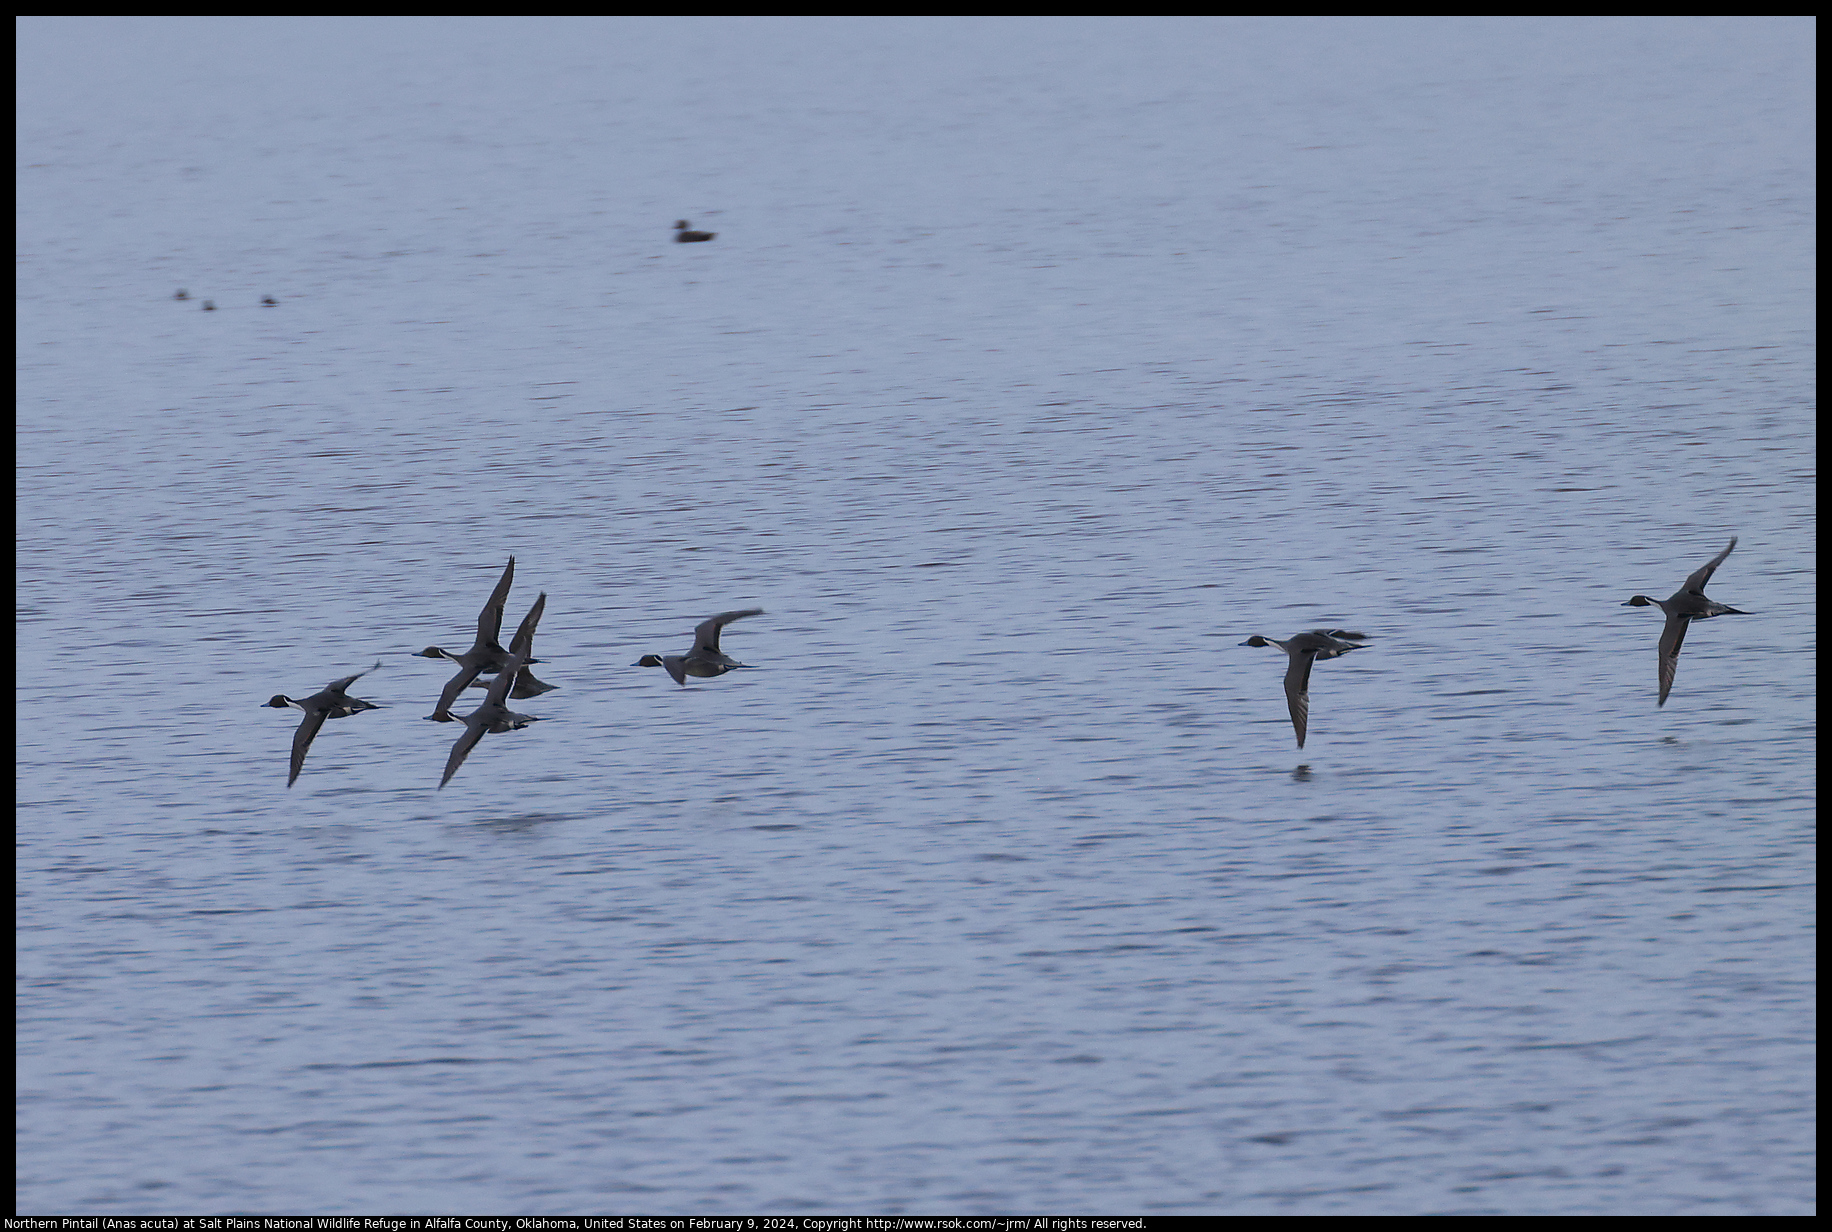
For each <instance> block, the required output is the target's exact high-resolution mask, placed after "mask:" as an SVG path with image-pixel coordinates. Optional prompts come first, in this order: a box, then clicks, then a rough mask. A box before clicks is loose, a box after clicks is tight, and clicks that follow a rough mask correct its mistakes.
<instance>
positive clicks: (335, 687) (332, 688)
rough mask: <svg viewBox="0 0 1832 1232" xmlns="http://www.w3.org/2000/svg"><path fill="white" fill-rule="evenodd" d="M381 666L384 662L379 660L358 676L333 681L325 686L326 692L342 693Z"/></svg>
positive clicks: (357, 674)
mask: <svg viewBox="0 0 1832 1232" xmlns="http://www.w3.org/2000/svg"><path fill="white" fill-rule="evenodd" d="M381 665H382V661H381V660H380V659H377V660H376V661H375V662H374V663H373V664H372V665H370V666H369V667H365V668H364V669H363V670H362V671H360V672H358V673H356V675H354V676H345V677H344V678H343V679H342V680H333V681H332V682H331V683H330V684H327V685H325V686H324V691H325V692H326V693H342V692H343V691H344V690H345V689H347V688H349V687H350V686H351V685H353V684H355V683H356V682H357V681H359V680H361V679H362V678H363V677H364V676H367V675H368V674H369V673H370V672H372V671H374V670H375V669H376V668H378V667H380V666H381Z"/></svg>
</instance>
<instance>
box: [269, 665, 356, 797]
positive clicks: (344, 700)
mask: <svg viewBox="0 0 1832 1232" xmlns="http://www.w3.org/2000/svg"><path fill="white" fill-rule="evenodd" d="M381 665H382V661H381V660H380V659H377V660H376V661H375V666H374V667H368V668H364V669H363V670H362V671H360V672H357V673H356V675H354V676H345V677H344V678H343V679H342V680H333V681H332V682H331V683H330V684H327V685H326V686H324V688H323V690H322V691H320V692H317V693H314V694H312V695H311V696H310V697H308V698H306V699H304V700H303V701H295V700H294V699H293V698H290V697H288V696H287V695H286V694H284V693H276V694H274V695H273V696H272V697H270V698H268V699H267V700H266V701H265V702H263V703H262V705H264V706H272V707H273V708H274V709H275V710H284V709H286V708H287V707H288V706H291V707H292V708H293V709H294V710H303V711H304V712H305V721H304V722H302V723H300V724H299V730H298V731H297V732H296V733H294V735H293V769H292V773H291V774H289V775H287V776H286V785H287V786H288V787H291V786H292V785H293V781H294V780H295V779H297V778H298V777H299V771H300V770H301V769H302V768H303V767H304V766H305V751H306V750H307V749H309V748H311V747H312V738H313V737H314V736H316V735H317V734H318V729H319V728H321V727H323V726H324V721H325V720H326V719H347V718H349V717H350V716H351V715H353V714H361V713H362V712H363V711H365V710H380V709H381V707H380V706H377V705H376V704H375V703H373V702H366V701H363V700H362V699H361V698H359V697H350V696H349V695H347V694H346V693H345V692H344V690H345V689H347V688H349V687H350V686H351V685H353V684H355V683H356V682H357V681H358V680H360V679H361V678H362V677H364V676H367V675H368V674H369V673H370V672H372V671H374V670H375V668H377V667H380V666H381Z"/></svg>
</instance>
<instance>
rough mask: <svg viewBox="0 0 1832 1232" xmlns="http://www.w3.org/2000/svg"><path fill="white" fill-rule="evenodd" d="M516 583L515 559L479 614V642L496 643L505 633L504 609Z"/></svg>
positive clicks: (511, 560)
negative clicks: (512, 585) (510, 591)
mask: <svg viewBox="0 0 1832 1232" xmlns="http://www.w3.org/2000/svg"><path fill="white" fill-rule="evenodd" d="M514 581H515V557H513V556H511V557H510V558H509V566H508V568H506V569H504V570H503V577H502V581H500V582H498V583H497V584H496V589H495V590H493V591H491V592H490V601H489V602H488V603H486V604H484V605H483V611H481V612H479V613H477V640H478V641H480V642H494V641H496V638H497V635H498V634H500V633H501V632H502V631H503V608H504V607H506V606H507V605H508V602H509V586H510V584H511V583H512V582H514Z"/></svg>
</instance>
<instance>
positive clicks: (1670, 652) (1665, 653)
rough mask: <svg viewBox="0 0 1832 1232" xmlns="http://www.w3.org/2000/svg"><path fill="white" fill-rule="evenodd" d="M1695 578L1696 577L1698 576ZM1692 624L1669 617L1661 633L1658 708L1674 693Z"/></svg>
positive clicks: (1713, 563) (1703, 570)
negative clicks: (1680, 654) (1676, 676)
mask: <svg viewBox="0 0 1832 1232" xmlns="http://www.w3.org/2000/svg"><path fill="white" fill-rule="evenodd" d="M1726 555H1728V553H1726ZM1722 559H1724V557H1722V556H1720V557H1718V560H1722ZM1715 564H1717V561H1716V560H1714V561H1712V562H1711V564H1710V565H1706V566H1705V569H1701V570H1700V571H1699V572H1701V573H1702V572H1705V571H1706V570H1709V569H1710V568H1711V567H1712V565H1715ZM1693 576H1695V577H1696V576H1697V574H1694V575H1693ZM1691 623H1692V621H1691V620H1690V619H1689V618H1687V617H1685V616H1679V615H1672V616H1668V617H1667V624H1666V627H1665V628H1663V629H1662V630H1661V631H1660V700H1659V701H1658V702H1656V703H1655V705H1657V706H1664V705H1666V704H1667V694H1669V693H1671V692H1672V691H1673V677H1674V676H1675V675H1676V674H1677V673H1678V672H1679V648H1680V646H1681V645H1683V644H1684V643H1685V640H1686V626H1687V625H1689V624H1691Z"/></svg>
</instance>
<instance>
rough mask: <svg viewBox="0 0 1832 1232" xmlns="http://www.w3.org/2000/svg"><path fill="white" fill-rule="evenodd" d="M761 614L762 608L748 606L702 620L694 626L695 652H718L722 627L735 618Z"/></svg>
mask: <svg viewBox="0 0 1832 1232" xmlns="http://www.w3.org/2000/svg"><path fill="white" fill-rule="evenodd" d="M761 615H763V609H762V608H760V607H747V608H745V609H743V610H742V611H738V612H720V613H719V614H718V615H717V616H712V617H709V618H707V619H706V620H702V621H701V622H700V623H699V624H697V625H695V626H694V628H693V649H694V652H695V653H696V654H697V653H699V652H700V651H710V652H711V653H713V654H718V653H719V630H720V629H723V628H724V627H725V626H726V625H729V624H730V623H731V622H732V621H734V620H743V619H744V618H745V617H746V616H761Z"/></svg>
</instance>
